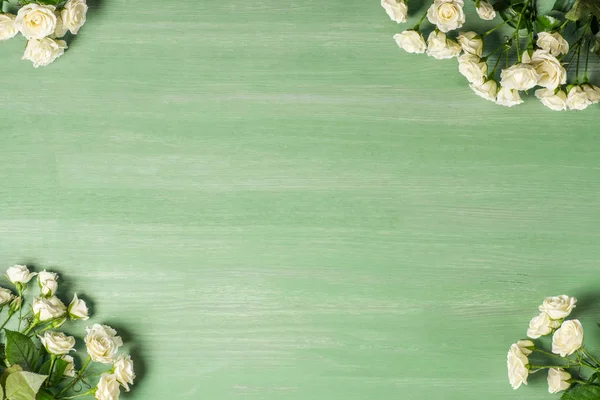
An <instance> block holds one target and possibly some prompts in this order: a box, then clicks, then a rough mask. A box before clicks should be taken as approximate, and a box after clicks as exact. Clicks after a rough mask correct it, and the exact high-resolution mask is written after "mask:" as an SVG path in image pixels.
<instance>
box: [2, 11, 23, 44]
mask: <svg viewBox="0 0 600 400" xmlns="http://www.w3.org/2000/svg"><path fill="white" fill-rule="evenodd" d="M17 33H19V30H18V29H17V27H16V26H15V16H14V15H12V14H0V40H8V39H10V38H13V37H15V36H16V34H17Z"/></svg>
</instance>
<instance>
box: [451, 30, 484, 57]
mask: <svg viewBox="0 0 600 400" xmlns="http://www.w3.org/2000/svg"><path fill="white" fill-rule="evenodd" d="M457 40H458V43H459V44H460V46H461V47H462V49H463V51H464V52H465V53H469V54H473V55H476V56H477V57H481V55H482V54H483V39H482V38H481V36H479V34H478V33H477V32H461V33H460V35H458V38H457Z"/></svg>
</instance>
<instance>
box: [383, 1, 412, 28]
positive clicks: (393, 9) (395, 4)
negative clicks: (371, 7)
mask: <svg viewBox="0 0 600 400" xmlns="http://www.w3.org/2000/svg"><path fill="white" fill-rule="evenodd" d="M381 7H383V9H384V10H385V12H386V13H387V15H388V16H389V17H390V19H391V20H392V21H394V22H397V23H401V22H406V19H407V17H408V7H407V6H406V3H405V2H404V0H381Z"/></svg>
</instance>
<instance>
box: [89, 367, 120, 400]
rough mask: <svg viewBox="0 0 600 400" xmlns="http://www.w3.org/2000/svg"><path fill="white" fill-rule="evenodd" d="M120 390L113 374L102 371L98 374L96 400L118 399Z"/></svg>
mask: <svg viewBox="0 0 600 400" xmlns="http://www.w3.org/2000/svg"><path fill="white" fill-rule="evenodd" d="M120 392H121V391H120V389H119V382H118V381H117V377H116V376H115V375H114V374H109V373H104V374H102V375H101V376H100V380H99V381H98V387H97V389H96V393H95V396H96V399H97V400H118V399H119V394H120Z"/></svg>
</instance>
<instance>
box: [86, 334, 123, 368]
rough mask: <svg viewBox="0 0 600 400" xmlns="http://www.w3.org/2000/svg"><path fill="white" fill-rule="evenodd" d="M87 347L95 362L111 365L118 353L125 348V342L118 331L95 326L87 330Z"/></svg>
mask: <svg viewBox="0 0 600 400" xmlns="http://www.w3.org/2000/svg"><path fill="white" fill-rule="evenodd" d="M86 331H87V336H86V337H85V345H86V347H87V352H88V354H89V355H90V357H91V358H92V360H93V361H95V362H101V363H104V364H110V363H112V362H113V361H114V360H115V357H116V354H117V351H118V350H119V347H120V346H123V340H121V338H120V337H119V336H117V331H115V330H114V329H112V328H111V327H110V326H107V325H99V324H95V325H94V326H92V327H91V328H86Z"/></svg>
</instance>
